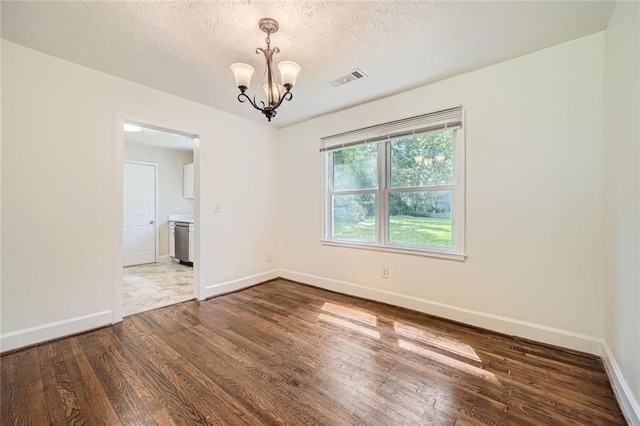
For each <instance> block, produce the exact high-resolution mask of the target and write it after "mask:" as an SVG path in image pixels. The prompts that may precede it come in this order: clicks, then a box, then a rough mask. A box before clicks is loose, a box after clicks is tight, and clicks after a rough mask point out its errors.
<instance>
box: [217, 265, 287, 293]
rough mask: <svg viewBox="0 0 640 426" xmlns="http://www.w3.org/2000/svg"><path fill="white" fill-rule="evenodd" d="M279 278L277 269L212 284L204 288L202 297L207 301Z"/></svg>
mask: <svg viewBox="0 0 640 426" xmlns="http://www.w3.org/2000/svg"><path fill="white" fill-rule="evenodd" d="M279 276H280V273H279V271H278V270H277V269H274V270H272V271H267V272H263V273H261V274H256V275H251V276H248V277H244V278H240V279H237V280H233V281H227V282H223V283H220V284H213V285H210V286H207V287H206V288H205V295H204V297H205V298H207V299H208V298H209V297H213V296H218V295H220V294H224V293H230V292H232V291H238V290H242V289H243V288H246V287H250V286H252V285H256V284H259V283H261V282H264V281H269V280H273V279H276V278H278V277H279Z"/></svg>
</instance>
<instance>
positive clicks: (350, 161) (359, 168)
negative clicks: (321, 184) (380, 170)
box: [333, 144, 378, 191]
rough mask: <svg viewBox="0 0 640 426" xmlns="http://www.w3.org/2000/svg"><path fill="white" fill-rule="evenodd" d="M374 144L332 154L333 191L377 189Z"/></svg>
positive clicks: (375, 147) (376, 150) (376, 149)
mask: <svg viewBox="0 0 640 426" xmlns="http://www.w3.org/2000/svg"><path fill="white" fill-rule="evenodd" d="M377 153H378V147H377V145H376V144H369V145H363V146H357V147H354V148H347V149H343V150H340V151H336V152H334V153H333V189H334V191H348V190H353V189H375V188H377V187H378V178H377V173H376V170H377V157H378V154H377Z"/></svg>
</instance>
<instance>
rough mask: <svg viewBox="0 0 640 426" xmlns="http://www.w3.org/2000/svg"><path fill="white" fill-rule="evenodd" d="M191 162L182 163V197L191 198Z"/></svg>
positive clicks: (192, 188) (192, 185)
mask: <svg viewBox="0 0 640 426" xmlns="http://www.w3.org/2000/svg"><path fill="white" fill-rule="evenodd" d="M193 176H194V175H193V163H191V164H185V165H184V198H193V191H194V189H195V187H194V184H193Z"/></svg>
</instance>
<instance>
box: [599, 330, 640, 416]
mask: <svg viewBox="0 0 640 426" xmlns="http://www.w3.org/2000/svg"><path fill="white" fill-rule="evenodd" d="M602 348H603V354H602V362H603V363H604V368H605V370H606V371H607V375H608V376H609V381H610V382H611V387H612V388H613V393H614V394H615V395H616V400H618V405H619V406H620V409H621V410H622V414H624V417H625V418H626V420H627V422H628V423H629V424H630V425H635V426H637V425H640V404H638V401H636V400H635V399H634V397H633V393H631V388H629V385H628V384H627V381H626V380H625V378H624V376H623V375H622V370H620V367H619V366H618V362H617V361H616V358H615V356H613V352H611V349H610V348H609V345H608V344H607V342H606V340H605V341H603V342H602Z"/></svg>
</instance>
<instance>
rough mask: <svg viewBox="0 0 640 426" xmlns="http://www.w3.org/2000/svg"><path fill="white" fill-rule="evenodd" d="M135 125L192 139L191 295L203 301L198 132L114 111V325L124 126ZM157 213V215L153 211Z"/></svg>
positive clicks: (118, 315)
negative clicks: (192, 225) (126, 123)
mask: <svg viewBox="0 0 640 426" xmlns="http://www.w3.org/2000/svg"><path fill="white" fill-rule="evenodd" d="M125 122H130V123H138V124H141V125H146V126H150V127H155V128H160V129H165V130H169V131H172V132H174V133H176V132H177V133H181V134H184V135H188V136H191V137H193V138H194V139H193V163H194V171H193V172H194V186H195V188H194V198H195V199H194V206H193V210H194V212H193V219H194V222H195V223H196V224H197V226H196V227H195V242H194V243H195V250H194V262H193V264H194V266H193V269H194V271H193V296H194V298H196V299H198V300H204V299H205V286H204V285H202V283H201V265H202V262H200V246H201V239H200V229H201V228H202V225H201V224H202V220H201V214H200V200H201V196H200V138H201V137H202V134H203V132H202V130H200V129H199V128H196V127H193V126H191V125H189V124H182V123H175V122H172V121H168V120H159V119H155V118H150V117H145V116H141V115H138V114H132V113H127V112H122V111H114V113H113V127H112V133H111V134H112V137H113V151H112V154H113V159H112V161H113V165H114V166H113V170H112V172H113V174H112V185H113V186H112V194H113V196H112V198H111V202H112V203H113V205H114V206H115V208H114V211H113V221H112V224H111V229H112V230H113V240H112V241H111V244H112V247H113V250H114V251H113V269H112V271H113V275H112V276H113V281H112V291H111V310H112V313H113V319H112V323H113V324H116V323H118V322H121V321H122V317H123V306H122V275H123V266H122V265H123V262H122V247H123V244H122V212H123V211H124V206H123V198H122V197H123V189H124V188H123V180H124V179H123V178H124V175H123V172H124V170H123V166H124V123H125ZM156 214H157V212H156Z"/></svg>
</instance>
